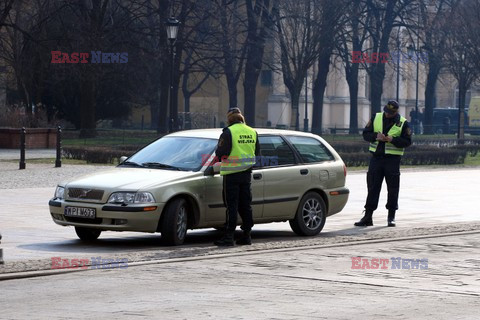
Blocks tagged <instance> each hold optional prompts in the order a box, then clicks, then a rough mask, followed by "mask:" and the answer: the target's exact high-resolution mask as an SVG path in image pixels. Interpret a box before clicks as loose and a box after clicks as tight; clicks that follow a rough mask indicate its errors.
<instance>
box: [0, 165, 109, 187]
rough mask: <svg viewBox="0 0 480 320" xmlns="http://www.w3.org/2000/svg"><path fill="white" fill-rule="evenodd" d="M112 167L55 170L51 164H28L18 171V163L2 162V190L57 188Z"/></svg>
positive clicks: (77, 167)
mask: <svg viewBox="0 0 480 320" xmlns="http://www.w3.org/2000/svg"><path fill="white" fill-rule="evenodd" d="M109 168H112V166H95V165H71V164H67V165H66V164H62V167H60V168H55V160H52V162H51V163H28V162H27V165H26V168H25V169H24V170H19V169H18V163H14V162H5V161H0V189H21V188H45V187H55V186H56V185H57V184H58V183H59V182H61V181H64V180H69V179H72V178H74V177H76V176H81V175H85V174H89V173H93V172H96V171H101V170H105V169H109Z"/></svg>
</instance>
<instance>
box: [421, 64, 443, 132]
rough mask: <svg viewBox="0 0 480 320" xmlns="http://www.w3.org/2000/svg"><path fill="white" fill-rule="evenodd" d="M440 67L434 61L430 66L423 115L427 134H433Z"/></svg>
mask: <svg viewBox="0 0 480 320" xmlns="http://www.w3.org/2000/svg"><path fill="white" fill-rule="evenodd" d="M440 69H441V68H440V66H439V65H438V64H437V63H436V62H434V60H433V59H432V61H431V62H430V63H429V66H428V74H427V83H426V85H425V112H424V114H423V121H424V123H423V130H424V133H425V134H433V133H434V132H433V108H434V107H435V87H436V85H437V80H438V74H439V72H440Z"/></svg>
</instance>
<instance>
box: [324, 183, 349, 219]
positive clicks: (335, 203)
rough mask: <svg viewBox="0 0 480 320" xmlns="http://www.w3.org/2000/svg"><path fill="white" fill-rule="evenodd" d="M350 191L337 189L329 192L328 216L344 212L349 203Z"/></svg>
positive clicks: (343, 188)
mask: <svg viewBox="0 0 480 320" xmlns="http://www.w3.org/2000/svg"><path fill="white" fill-rule="evenodd" d="M349 194H350V190H348V188H345V187H342V188H335V189H330V190H328V191H327V196H328V204H329V205H328V215H327V216H331V215H334V214H336V213H339V212H340V211H342V210H343V208H344V207H345V205H346V204H347V201H348V195H349Z"/></svg>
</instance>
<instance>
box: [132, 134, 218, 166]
mask: <svg viewBox="0 0 480 320" xmlns="http://www.w3.org/2000/svg"><path fill="white" fill-rule="evenodd" d="M216 145H217V140H216V139H206V138H194V137H165V138H161V139H159V140H157V141H155V142H153V143H151V144H149V145H148V146H146V147H145V148H143V149H142V150H140V151H138V152H137V153H136V154H134V155H133V156H132V157H130V158H129V159H128V161H129V162H130V163H138V164H140V165H142V164H146V163H158V164H162V165H168V166H173V167H176V168H179V169H182V170H187V171H198V170H199V169H200V168H201V167H202V164H203V162H204V160H205V159H208V157H209V156H210V155H211V154H212V153H213V151H214V150H215V147H216Z"/></svg>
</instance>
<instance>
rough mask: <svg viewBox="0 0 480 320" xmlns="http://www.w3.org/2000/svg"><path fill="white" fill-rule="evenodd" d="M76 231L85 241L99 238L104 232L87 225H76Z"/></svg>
mask: <svg viewBox="0 0 480 320" xmlns="http://www.w3.org/2000/svg"><path fill="white" fill-rule="evenodd" d="M75 232H76V233H77V236H78V237H79V238H80V239H81V240H83V241H93V240H97V239H98V237H100V234H101V233H102V230H99V229H92V228H85V227H75Z"/></svg>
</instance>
